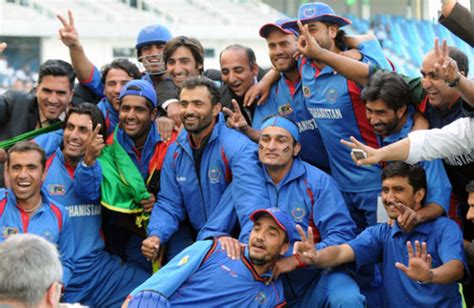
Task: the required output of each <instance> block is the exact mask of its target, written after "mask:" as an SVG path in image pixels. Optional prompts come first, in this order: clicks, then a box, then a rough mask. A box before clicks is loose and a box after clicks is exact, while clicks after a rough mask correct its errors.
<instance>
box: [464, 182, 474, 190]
mask: <svg viewBox="0 0 474 308" xmlns="http://www.w3.org/2000/svg"><path fill="white" fill-rule="evenodd" d="M466 192H468V193H474V180H472V181H470V182H469V183H468V184H467V185H466Z"/></svg>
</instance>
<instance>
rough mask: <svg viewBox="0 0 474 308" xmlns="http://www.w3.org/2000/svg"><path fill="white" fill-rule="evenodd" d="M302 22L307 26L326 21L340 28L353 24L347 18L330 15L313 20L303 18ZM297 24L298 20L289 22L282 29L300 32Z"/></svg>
mask: <svg viewBox="0 0 474 308" xmlns="http://www.w3.org/2000/svg"><path fill="white" fill-rule="evenodd" d="M300 21H301V23H302V24H303V25H306V24H309V23H312V22H315V21H321V22H324V21H326V22H330V23H333V24H336V25H338V26H339V27H344V26H347V25H350V24H352V22H351V21H350V20H349V19H347V18H344V17H341V16H337V15H329V14H328V15H321V16H317V17H311V18H303V19H300ZM297 22H298V19H297V20H293V21H289V22H286V23H284V24H283V25H282V27H283V28H285V29H294V30H297V31H298V30H299V28H298V24H297Z"/></svg>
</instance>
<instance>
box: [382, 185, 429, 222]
mask: <svg viewBox="0 0 474 308" xmlns="http://www.w3.org/2000/svg"><path fill="white" fill-rule="evenodd" d="M424 196H425V190H424V189H419V190H418V191H414V189H413V186H411V185H410V183H409V180H408V177H402V176H394V177H391V178H386V179H385V180H383V181H382V201H383V205H384V207H385V209H386V210H387V214H388V217H390V218H391V219H396V218H397V217H398V215H399V214H400V212H399V211H398V209H397V208H396V207H395V204H403V205H405V206H406V207H409V208H411V209H413V210H415V211H416V210H418V209H419V208H421V201H422V200H423V197H424Z"/></svg>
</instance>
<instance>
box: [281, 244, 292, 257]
mask: <svg viewBox="0 0 474 308" xmlns="http://www.w3.org/2000/svg"><path fill="white" fill-rule="evenodd" d="M289 248H290V243H285V244H283V246H281V249H280V256H284V255H285V253H286V252H287V251H288V249H289Z"/></svg>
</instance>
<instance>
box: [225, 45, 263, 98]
mask: <svg viewBox="0 0 474 308" xmlns="http://www.w3.org/2000/svg"><path fill="white" fill-rule="evenodd" d="M220 64H221V77H222V81H223V82H224V83H225V84H226V85H227V86H228V87H229V88H230V89H231V90H232V91H233V92H234V93H235V94H236V95H238V96H243V95H244V94H245V92H247V90H248V89H249V88H250V87H251V86H252V85H253V84H254V83H255V78H256V77H257V73H258V66H257V64H255V63H254V64H252V65H251V64H250V62H249V59H248V57H247V54H246V53H245V50H243V49H233V48H231V49H228V50H225V51H224V52H223V53H222V55H221V57H220Z"/></svg>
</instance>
